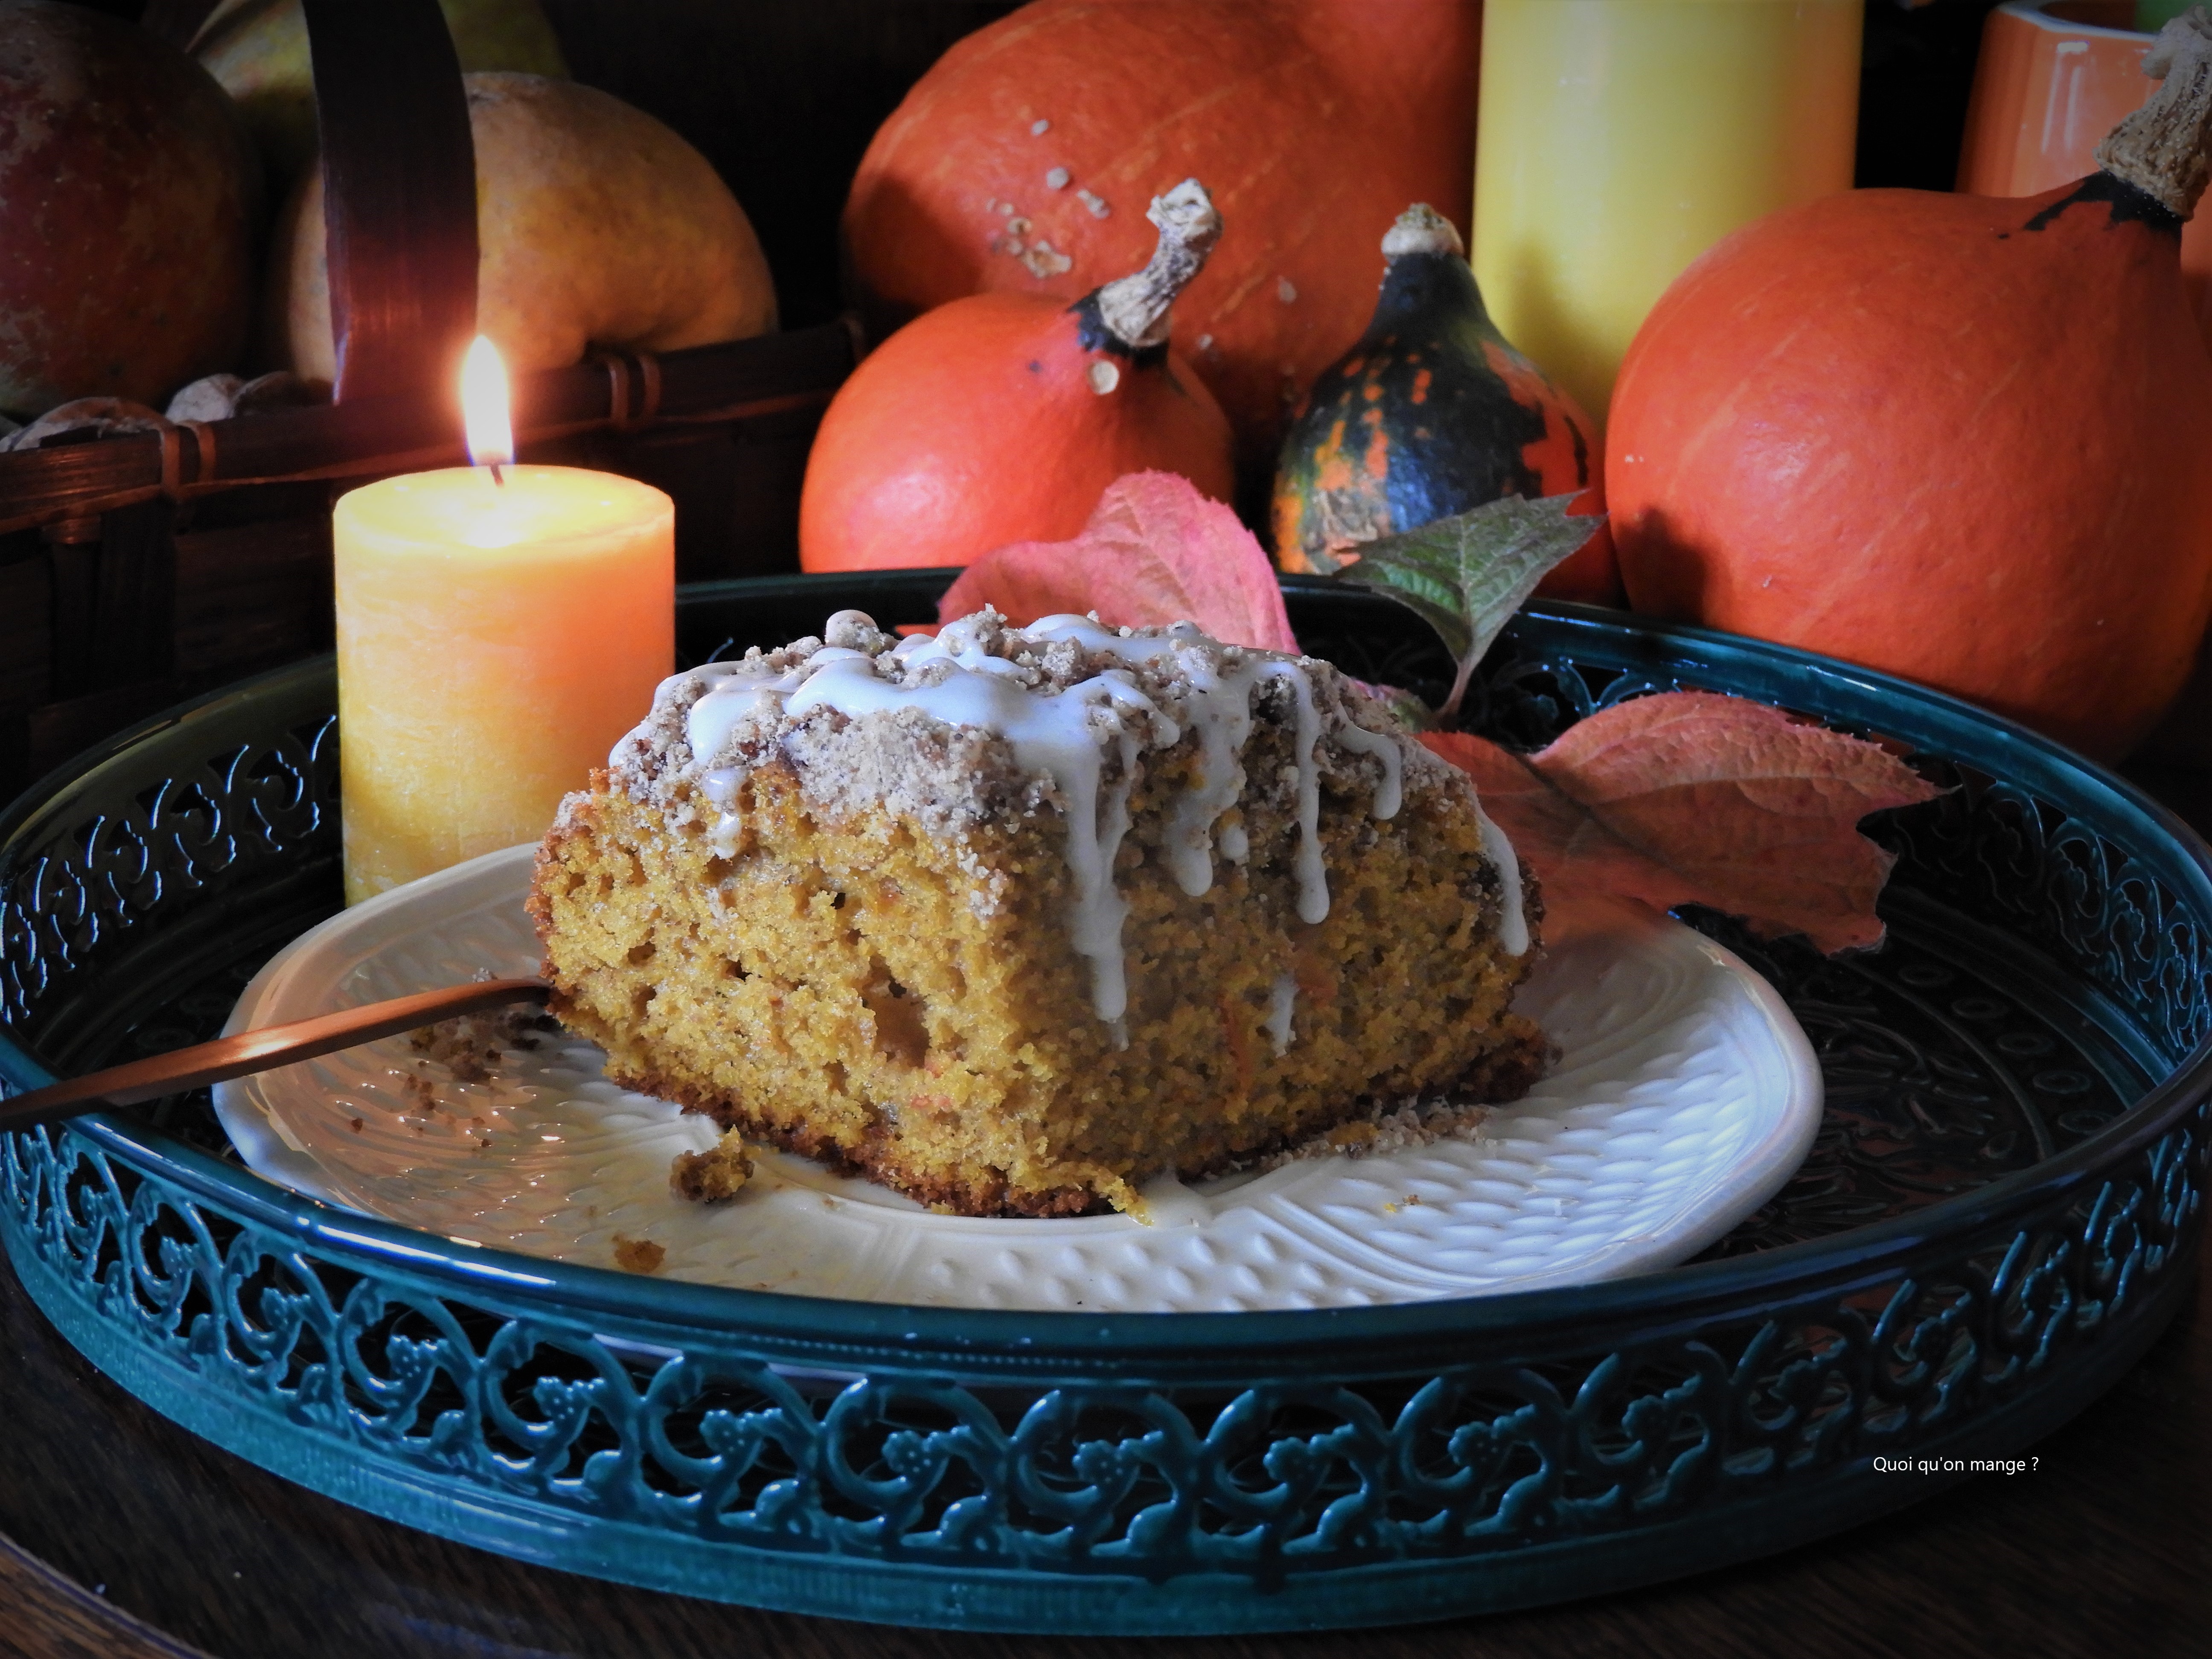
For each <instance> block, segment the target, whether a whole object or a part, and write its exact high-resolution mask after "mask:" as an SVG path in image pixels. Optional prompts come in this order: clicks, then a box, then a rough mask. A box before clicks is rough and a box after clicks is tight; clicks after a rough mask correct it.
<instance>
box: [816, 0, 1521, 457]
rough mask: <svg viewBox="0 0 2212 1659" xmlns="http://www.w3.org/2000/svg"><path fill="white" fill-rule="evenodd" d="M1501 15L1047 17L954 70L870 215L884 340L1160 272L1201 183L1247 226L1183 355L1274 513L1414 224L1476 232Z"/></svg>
mask: <svg viewBox="0 0 2212 1659" xmlns="http://www.w3.org/2000/svg"><path fill="white" fill-rule="evenodd" d="M1480 37H1481V7H1480V3H1477V0H1389V3H1387V4H1381V3H1376V0H1174V3H1173V4H1157V5H1129V4H1100V3H1097V0H1036V3H1034V4H1031V5H1028V6H1024V7H1023V8H1022V9H1020V10H1019V11H1018V12H1015V13H1014V14H1013V15H1011V16H1009V17H1006V18H1004V19H1002V20H1000V21H998V22H996V23H994V24H992V25H991V26H990V27H987V28H984V29H982V30H980V31H978V32H977V33H975V34H972V35H970V36H969V37H968V38H967V39H966V40H962V41H961V42H960V43H959V44H957V46H954V47H953V48H952V49H951V51H950V52H947V53H945V56H944V58H941V59H940V60H939V62H938V64H936V66H935V67H934V68H933V69H932V70H930V72H929V73H928V74H927V75H926V76H923V77H922V79H921V81H920V82H918V83H917V84H916V85H915V88H914V89H913V90H912V91H911V92H909V93H908V95H907V98H906V100H905V102H903V103H902V104H901V105H900V106H899V107H898V109H897V110H896V112H894V113H893V114H892V116H891V118H890V120H889V121H887V122H886V123H884V127H883V129H882V131H879V132H878V133H877V135H876V137H875V141H874V142H873V143H872V144H870V145H869V147H868V152H867V155H866V156H865V157H864V158H863V159H862V161H861V162H860V172H859V174H858V175H857V176H856V177H855V178H854V181H853V189H852V194H851V196H850V197H849V198H848V201H847V203H846V208H845V226H844V228H845V236H846V242H847V247H848V254H849V258H850V264H851V270H852V273H853V275H854V278H855V280H856V282H857V284H858V288H859V290H860V293H859V298H860V301H861V304H862V307H863V310H864V312H865V313H866V315H867V317H868V318H869V320H870V322H871V325H878V326H879V325H882V324H884V323H885V322H890V323H896V322H898V321H902V320H904V319H906V318H908V317H911V316H913V315H915V313H919V312H922V311H926V310H927V309H928V308H929V307H933V306H938V305H942V304H944V303H945V301H948V300H952V299H957V298H958V297H960V296H961V295H968V294H977V293H982V292H987V291H990V292H1006V293H1014V294H1037V295H1058V296H1060V298H1062V299H1063V300H1073V299H1074V298H1075V297H1076V296H1077V295H1080V294H1083V293H1085V292H1087V291H1088V290H1090V289H1092V288H1095V287H1097V285H1098V284H1099V283H1102V282H1103V281H1104V280H1106V279H1107V278H1108V277H1109V276H1113V275H1115V273H1117V272H1120V271H1123V270H1128V269H1129V268H1130V267H1131V266H1132V265H1133V264H1136V263H1137V261H1138V260H1139V259H1140V258H1143V257H1144V246H1145V240H1146V238H1145V228H1144V225H1143V223H1142V220H1143V213H1142V211H1141V208H1142V204H1144V203H1145V202H1146V200H1147V199H1148V198H1149V197H1152V195H1153V194H1154V193H1155V192H1156V191H1159V190H1160V189H1162V188H1163V187H1164V186H1165V185H1169V184H1171V183H1173V182H1174V181H1175V179H1177V178H1179V177H1180V176H1182V173H1186V172H1190V173H1197V174H1198V175H1199V176H1200V178H1202V179H1208V180H1210V181H1212V183H1213V185H1214V186H1215V191H1216V193H1215V202H1216V204H1217V205H1218V207H1219V208H1220V210H1221V214H1222V217H1223V219H1224V221H1225V222H1226V223H1227V225H1228V227H1229V240H1227V242H1226V243H1225V245H1224V246H1223V249H1222V252H1221V255H1220V257H1219V258H1216V259H1215V260H1214V261H1213V263H1212V265H1210V266H1209V267H1208V268H1207V270H1206V274H1205V276H1203V277H1201V278H1200V280H1199V281H1198V282H1196V283H1194V284H1193V285H1192V287H1191V290H1190V292H1189V294H1188V295H1187V296H1186V297H1185V299H1184V301H1183V302H1182V306H1181V307H1179V311H1178V317H1179V325H1180V328H1181V337H1182V339H1183V341H1184V342H1185V343H1186V344H1187V345H1188V348H1189V349H1190V351H1191V356H1192V361H1193V362H1194V363H1196V365H1197V366H1198V369H1199V372H1200V374H1202V375H1204V376H1205V378H1206V384H1207V385H1208V386H1211V387H1212V389H1213V391H1214V392H1215V393H1216V394H1217V395H1218V397H1219V398H1220V399H1221V404H1222V407H1223V408H1224V409H1225V410H1228V412H1229V416H1230V419H1231V422H1234V423H1235V426H1236V428H1237V441H1238V444H1239V448H1240V453H1241V456H1242V463H1243V468H1244V471H1245V472H1246V474H1247V477H1248V478H1249V480H1250V481H1252V482H1253V483H1254V484H1255V486H1256V487H1257V489H1258V490H1259V491H1260V492H1262V493H1263V492H1264V490H1265V488H1266V484H1267V477H1268V476H1269V474H1270V473H1271V471H1272V470H1273V465H1274V459H1275V449H1276V446H1277V444H1278V443H1279V441H1280V440H1281V436H1282V432H1283V428H1284V425H1285V418H1286V416H1287V415H1288V412H1289V410H1290V407H1291V404H1293V403H1295V402H1296V401H1297V397H1298V395H1299V393H1300V392H1303V391H1304V389H1305V387H1306V386H1307V385H1308V384H1309V383H1310V382H1311V381H1312V380H1313V378H1314V376H1315V375H1316V374H1319V373H1321V371H1322V369H1323V368H1326V367H1328V364H1329V363H1330V362H1333V361H1334V359H1335V358H1336V356H1338V354H1340V352H1342V351H1343V349H1345V347H1346V346H1347V345H1349V344H1350V343H1352V341H1353V340H1354V339H1356V338H1357V337H1358V335H1359V331H1360V330H1361V328H1362V326H1363V325H1364V324H1365V322H1366V319H1367V313H1368V311H1369V309H1370V307H1372V305H1373V304H1374V299H1375V270H1374V259H1373V256H1372V254H1371V252H1370V250H1371V249H1372V248H1373V247H1374V246H1375V244H1376V239H1378V238H1379V237H1381V236H1382V234H1383V232H1384V231H1385V230H1386V229H1388V228H1389V224H1390V221H1391V218H1392V216H1393V215H1394V214H1395V212H1396V210H1397V209H1398V207H1399V206H1401V205H1402V204H1405V203H1407V202H1412V201H1425V202H1436V203H1441V204H1444V205H1445V206H1446V208H1447V209H1448V210H1449V211H1450V212H1451V213H1452V215H1453V216H1455V218H1456V219H1457V220H1458V221H1459V222H1460V226H1461V228H1462V230H1464V229H1465V228H1466V212H1467V204H1468V202H1469V201H1470V200H1471V199H1472V197H1473V193H1474V88H1475V75H1476V62H1477V57H1478V54H1479V51H1480Z"/></svg>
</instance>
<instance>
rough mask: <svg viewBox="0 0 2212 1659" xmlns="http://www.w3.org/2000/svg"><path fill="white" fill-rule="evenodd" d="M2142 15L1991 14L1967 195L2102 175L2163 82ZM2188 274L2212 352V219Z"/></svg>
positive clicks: (2211, 216)
mask: <svg viewBox="0 0 2212 1659" xmlns="http://www.w3.org/2000/svg"><path fill="white" fill-rule="evenodd" d="M2135 13H2136V9H2135V6H2134V5H2133V3H2132V0H2012V3H2010V4H2008V5H2002V6H1999V7H1998V8H1997V9H1996V10H1995V11H1992V12H1991V13H1990V15H1989V21H1987V22H1986V23H1985V24H1984V25H1983V27H1982V52H1981V57H1980V58H1979V59H1978V61H1977V62H1976V64H1975V66H1974V92H1973V97H1972V100H1971V101H1970V102H1969V103H1968V104H1967V106H1966V142H1965V144H1964V145H1963V147H1962V148H1961V149H1960V152H1959V188H1960V190H1962V191H1968V192H1970V193H1972V194H1973V195H1977V196H2033V195H2037V194H2039V192H2041V191H2046V190H2052V189H2055V188H2057V186H2058V185H2063V184H2066V183H2069V181H2071V180H2073V179H2079V178H2081V176H2082V175H2083V174H2085V173H2094V172H2095V171H2096V170H2097V162H2096V159H2095V154H2094V152H2095V150H2096V148H2097V145H2098V144H2099V143H2100V142H2101V141H2102V140H2103V138H2104V137H2105V135H2106V133H2108V132H2110V131H2112V129H2113V127H2115V126H2117V125H2118V124H2119V121H2120V119H2121V118H2122V117H2123V116H2125V115H2128V114H2130V113H2132V112H2134V111H2136V110H2138V109H2140V108H2142V106H2143V104H2144V103H2145V101H2146V100H2148V98H2149V97H2150V94H2151V93H2152V92H2153V91H2154V89H2155V88H2156V87H2157V85H2158V82H2155V81H2154V80H2152V79H2151V78H2150V76H2148V75H2145V74H2144V73H2143V72H2142V59H2143V53H2144V52H2148V50H2149V49H2150V43H2151V41H2152V40H2154V39H2155V38H2156V37H2155V36H2154V35H2150V34H2146V33H2141V32H2139V31H2137V30H2136V29H2135V28H2133V27H2130V25H2132V24H2133V22H2134V21H2135ZM2181 270H2182V275H2183V276H2185V278H2186V279H2187V281H2188V283H2189V295H2190V299H2191V302H2192V304H2193V305H2194V306H2195V307H2196V311H2197V325H2198V326H2199V327H2200V328H2202V329H2203V331H2204V337H2205V342H2206V343H2207V344H2208V345H2212V213H2206V214H2199V215H2198V216H2197V217H2196V218H2194V219H2192V220H2191V221H2190V222H2188V223H2187V224H2186V225H2185V226H2183V227H2182V231H2181Z"/></svg>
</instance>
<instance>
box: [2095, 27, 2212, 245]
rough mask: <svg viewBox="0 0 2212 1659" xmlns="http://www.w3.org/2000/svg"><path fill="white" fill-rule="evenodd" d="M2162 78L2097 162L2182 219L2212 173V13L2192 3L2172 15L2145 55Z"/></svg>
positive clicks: (2109, 138)
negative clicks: (2211, 145)
mask: <svg viewBox="0 0 2212 1659" xmlns="http://www.w3.org/2000/svg"><path fill="white" fill-rule="evenodd" d="M2143 73H2144V74H2145V75H2153V76H2159V77H2160V84H2159V88H2158V90H2157V91H2156V92H2154V93H2153V94H2151V95H2150V101H2149V102H2148V103H2147V104H2145V105H2144V106H2142V108H2141V109H2139V110H2137V111H2136V112H2135V113H2134V114H2133V115H2130V116H2129V117H2128V118H2127V119H2126V120H2124V121H2123V122H2121V123H2120V124H2119V125H2118V126H2116V127H2114V128H2113V129H2112V131H2111V132H2110V133H2108V134H2106V137H2105V142H2104V143H2101V144H2099V145H2098V146H2097V165H2098V166H2099V167H2102V168H2103V169H2104V170H2105V171H2106V173H2111V174H2112V176H2113V177H2114V178H2115V179H2121V180H2123V181H2124V182H2125V183H2127V184H2130V185H2134V186H2135V187H2136V189H2137V190H2140V191H2142V192H2143V194H2145V195H2146V196H2148V197H2151V198H2152V199H2153V200H2154V201H2156V202H2157V203H2158V204H2159V205H2160V206H2161V207H2163V208H2165V209H2166V210H2168V211H2169V212H2171V213H2172V214H2173V215H2174V216H2176V217H2177V218H2182V219H2186V218H2188V217H2189V216H2191V214H2192V213H2194V212H2195V211H2196V210H2197V197H2200V196H2202V195H2203V193H2204V186H2205V183H2206V181H2207V179H2212V159H2208V158H2207V156H2206V154H2205V146H2206V143H2207V142H2208V140H2212V17H2208V16H2207V15H2205V10H2204V8H2203V7H2202V6H2192V7H2191V8H2190V9H2189V10H2187V11H2186V12H2185V13H2183V14H2182V15H2180V16H2179V17H2176V18H2173V19H2171V20H2170V21H2168V22H2167V23H2166V27H2164V28H2163V29H2161V30H2160V31H2159V36H2158V39H2157V40H2156V41H2155V42H2154V43H2153V44H2152V46H2151V49H2150V50H2149V51H2148V52H2145V53H2144V54H2143Z"/></svg>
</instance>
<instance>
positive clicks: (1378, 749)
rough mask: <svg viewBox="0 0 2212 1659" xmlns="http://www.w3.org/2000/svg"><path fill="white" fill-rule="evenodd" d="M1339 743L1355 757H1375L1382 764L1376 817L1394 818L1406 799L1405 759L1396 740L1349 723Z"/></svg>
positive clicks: (1376, 797) (1376, 799) (1344, 727)
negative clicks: (1381, 779)
mask: <svg viewBox="0 0 2212 1659" xmlns="http://www.w3.org/2000/svg"><path fill="white" fill-rule="evenodd" d="M1336 740H1337V741H1338V742H1339V743H1340V744H1343V745H1344V746H1345V747H1346V749H1349V750H1352V753H1353V754H1355V755H1372V756H1374V757H1375V758H1376V760H1378V761H1381V762H1382V763H1383V781H1382V782H1380V783H1378V784H1376V786H1375V806H1374V811H1375V816H1376V817H1378V818H1386V819H1387V818H1395V817H1397V816H1398V809H1399V807H1401V805H1404V804H1405V799H1406V793H1405V792H1406V756H1405V751H1404V750H1401V749H1400V748H1399V747H1398V744H1397V743H1396V741H1395V739H1393V738H1386V737H1384V736H1383V734H1382V733H1381V732H1370V731H1369V730H1368V729H1367V728H1366V727H1365V726H1354V725H1353V724H1352V722H1351V721H1350V720H1346V721H1345V723H1344V726H1343V727H1342V729H1341V730H1340V731H1339V732H1337V734H1336Z"/></svg>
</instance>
